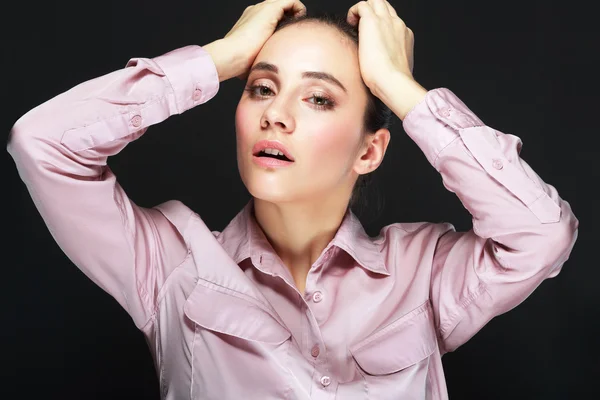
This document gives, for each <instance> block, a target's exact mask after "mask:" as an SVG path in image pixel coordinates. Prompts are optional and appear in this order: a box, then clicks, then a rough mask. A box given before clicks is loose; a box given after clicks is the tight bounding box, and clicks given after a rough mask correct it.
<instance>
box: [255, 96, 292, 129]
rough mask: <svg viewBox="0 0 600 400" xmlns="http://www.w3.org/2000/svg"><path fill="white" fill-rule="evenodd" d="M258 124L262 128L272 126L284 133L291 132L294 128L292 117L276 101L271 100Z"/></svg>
mask: <svg viewBox="0 0 600 400" xmlns="http://www.w3.org/2000/svg"><path fill="white" fill-rule="evenodd" d="M260 126H261V128H263V129H268V128H269V127H274V128H276V129H277V130H279V131H282V132H285V133H291V132H293V131H294V128H295V124H294V119H293V117H292V116H291V115H290V113H289V112H287V111H286V110H285V108H284V107H283V106H282V105H281V104H280V103H278V102H276V101H274V102H272V103H271V104H270V105H269V107H267V109H266V110H265V112H264V113H263V115H262V117H261V119H260Z"/></svg>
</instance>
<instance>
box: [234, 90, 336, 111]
mask: <svg viewBox="0 0 600 400" xmlns="http://www.w3.org/2000/svg"><path fill="white" fill-rule="evenodd" d="M257 89H258V90H257ZM244 91H246V92H248V93H250V98H252V99H257V100H264V99H265V98H267V97H270V96H271V94H272V93H273V91H272V90H271V88H269V87H268V86H266V85H253V86H249V87H247V88H245V89H244ZM257 91H258V93H257ZM265 92H267V93H265ZM310 99H315V100H316V101H318V103H311V105H312V106H314V107H315V108H316V109H319V110H331V109H333V107H335V101H334V100H333V99H332V98H331V97H329V96H326V95H324V94H321V93H313V95H312V96H311V97H310Z"/></svg>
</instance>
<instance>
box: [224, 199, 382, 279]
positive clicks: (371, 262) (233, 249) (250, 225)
mask: <svg viewBox="0 0 600 400" xmlns="http://www.w3.org/2000/svg"><path fill="white" fill-rule="evenodd" d="M218 241H219V243H220V244H221V246H223V248H224V249H225V251H226V252H227V253H228V254H229V256H230V257H231V258H232V259H233V260H234V261H235V262H236V263H237V264H239V263H240V262H242V261H243V260H245V259H246V258H251V259H252V262H253V264H254V265H255V266H257V265H258V264H259V262H258V260H260V259H261V258H260V257H261V256H267V257H274V256H276V253H275V251H274V250H273V247H272V246H271V244H270V243H269V241H268V240H267V238H266V236H265V234H264V233H263V231H262V229H261V228H260V226H259V225H258V223H257V222H256V218H255V217H254V199H250V201H249V202H248V203H247V204H246V206H245V207H244V208H243V209H242V210H241V211H240V212H239V213H238V214H237V215H236V216H235V217H234V218H233V220H231V222H230V223H229V224H228V225H227V226H226V227H225V229H224V230H223V231H222V232H221V234H220V235H219V236H218ZM332 246H336V247H338V248H340V249H342V250H344V251H345V252H346V253H348V254H349V255H350V256H351V257H352V258H353V259H354V260H355V261H356V262H357V263H358V264H359V265H360V266H361V267H362V268H364V269H367V270H369V271H371V272H375V273H378V274H383V275H389V274H390V273H389V271H388V270H387V268H386V266H385V262H384V254H383V253H382V251H381V244H380V243H379V242H378V241H377V240H376V239H374V238H371V237H369V236H368V235H367V233H366V232H365V230H364V228H363V226H362V224H361V223H360V221H359V219H358V218H357V217H356V215H354V213H353V212H352V211H351V210H350V208H349V207H348V209H347V210H346V214H345V215H344V218H343V219H342V223H341V225H340V227H339V229H338V231H337V232H336V234H335V236H334V238H333V239H332V240H331V242H330V243H329V244H328V245H327V247H326V248H325V249H324V250H323V253H325V252H326V251H328V250H329V248H330V247H332Z"/></svg>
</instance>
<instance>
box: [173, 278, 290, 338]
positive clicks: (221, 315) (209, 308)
mask: <svg viewBox="0 0 600 400" xmlns="http://www.w3.org/2000/svg"><path fill="white" fill-rule="evenodd" d="M184 312H185V314H186V315H187V316H188V318H190V319H191V320H192V321H194V322H195V323H196V324H198V325H200V326H202V327H204V328H206V329H208V330H211V331H215V332H220V333H224V334H226V335H231V336H236V337H239V338H242V339H246V340H251V341H256V342H263V343H271V344H278V343H282V342H284V341H285V340H287V339H288V338H289V337H290V336H291V333H290V332H289V331H288V330H287V329H286V328H285V327H284V326H283V325H282V324H281V323H279V322H278V320H277V319H276V318H275V317H274V316H273V315H271V313H270V312H271V311H268V310H267V307H266V306H264V305H262V304H260V303H259V302H258V301H257V300H256V299H253V298H250V297H248V296H246V295H244V294H243V293H239V292H235V291H233V290H231V289H227V288H223V287H221V286H217V285H214V284H212V283H209V282H204V281H202V280H200V281H199V283H198V285H196V288H195V289H194V291H193V292H192V294H191V295H190V296H189V297H188V299H187V301H186V302H185V305H184ZM273 312H274V311H273Z"/></svg>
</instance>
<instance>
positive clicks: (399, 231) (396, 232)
mask: <svg viewBox="0 0 600 400" xmlns="http://www.w3.org/2000/svg"><path fill="white" fill-rule="evenodd" d="M449 231H453V232H454V231H456V230H455V228H454V225H452V224H451V223H449V222H438V223H435V222H396V223H392V224H389V225H386V226H384V227H383V228H382V229H381V231H380V233H379V235H378V237H377V238H375V240H377V241H379V242H380V243H381V244H384V243H386V244H390V243H397V242H402V241H414V240H419V241H437V239H438V238H439V237H440V236H442V235H443V234H445V233H446V232H449Z"/></svg>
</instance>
